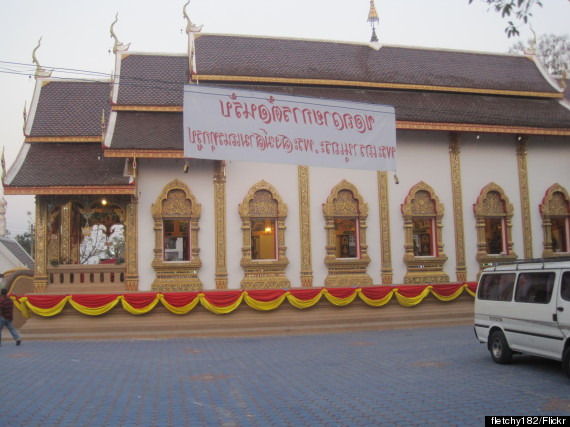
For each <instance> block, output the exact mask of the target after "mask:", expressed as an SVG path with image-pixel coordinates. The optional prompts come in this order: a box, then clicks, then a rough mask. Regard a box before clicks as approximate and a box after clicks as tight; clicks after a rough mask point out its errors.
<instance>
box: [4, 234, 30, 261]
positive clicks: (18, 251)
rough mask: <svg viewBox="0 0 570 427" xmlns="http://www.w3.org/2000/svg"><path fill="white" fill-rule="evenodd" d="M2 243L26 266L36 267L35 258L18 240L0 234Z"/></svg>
mask: <svg viewBox="0 0 570 427" xmlns="http://www.w3.org/2000/svg"><path fill="white" fill-rule="evenodd" d="M0 245H2V246H4V248H5V250H7V251H8V252H10V253H11V254H12V255H14V256H15V257H16V259H17V260H18V261H19V262H20V263H21V264H22V265H23V266H24V267H28V268H34V259H33V258H32V257H31V256H30V255H29V254H28V253H27V252H26V251H25V250H24V248H22V246H20V244H19V243H18V242H17V241H15V240H13V239H10V238H9V237H2V236H0Z"/></svg>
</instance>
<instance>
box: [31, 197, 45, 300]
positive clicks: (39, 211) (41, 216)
mask: <svg viewBox="0 0 570 427" xmlns="http://www.w3.org/2000/svg"><path fill="white" fill-rule="evenodd" d="M47 283H48V276H47V200H46V199H45V198H44V197H41V196H36V232H35V246H34V292H45V291H46V290H47Z"/></svg>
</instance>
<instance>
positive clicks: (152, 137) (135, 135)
mask: <svg viewBox="0 0 570 427" xmlns="http://www.w3.org/2000/svg"><path fill="white" fill-rule="evenodd" d="M182 132H183V126H182V114H180V113H141V112H125V111H120V112H118V113H117V120H116V123H115V130H114V132H113V140H112V142H111V148H112V149H113V150H127V149H138V150H145V149H161V150H182V149H183V140H182V137H183V134H182Z"/></svg>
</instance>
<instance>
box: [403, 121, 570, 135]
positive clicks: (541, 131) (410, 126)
mask: <svg viewBox="0 0 570 427" xmlns="http://www.w3.org/2000/svg"><path fill="white" fill-rule="evenodd" d="M396 129H402V130H432V131H449V132H480V133H510V134H525V135H550V136H568V135H570V129H564V128H537V127H525V126H498V125H484V124H463V123H434V122H405V121H398V120H397V121H396Z"/></svg>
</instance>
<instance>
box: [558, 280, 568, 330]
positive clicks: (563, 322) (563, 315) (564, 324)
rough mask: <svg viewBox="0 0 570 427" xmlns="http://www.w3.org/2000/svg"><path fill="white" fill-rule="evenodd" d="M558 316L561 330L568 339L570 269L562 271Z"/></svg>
mask: <svg viewBox="0 0 570 427" xmlns="http://www.w3.org/2000/svg"><path fill="white" fill-rule="evenodd" d="M556 317H557V318H558V326H559V327H560V330H561V331H562V333H563V334H564V336H565V337H566V338H567V339H568V338H570V271H564V272H563V273H562V279H561V280H560V292H559V293H558V300H557V304H556Z"/></svg>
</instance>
